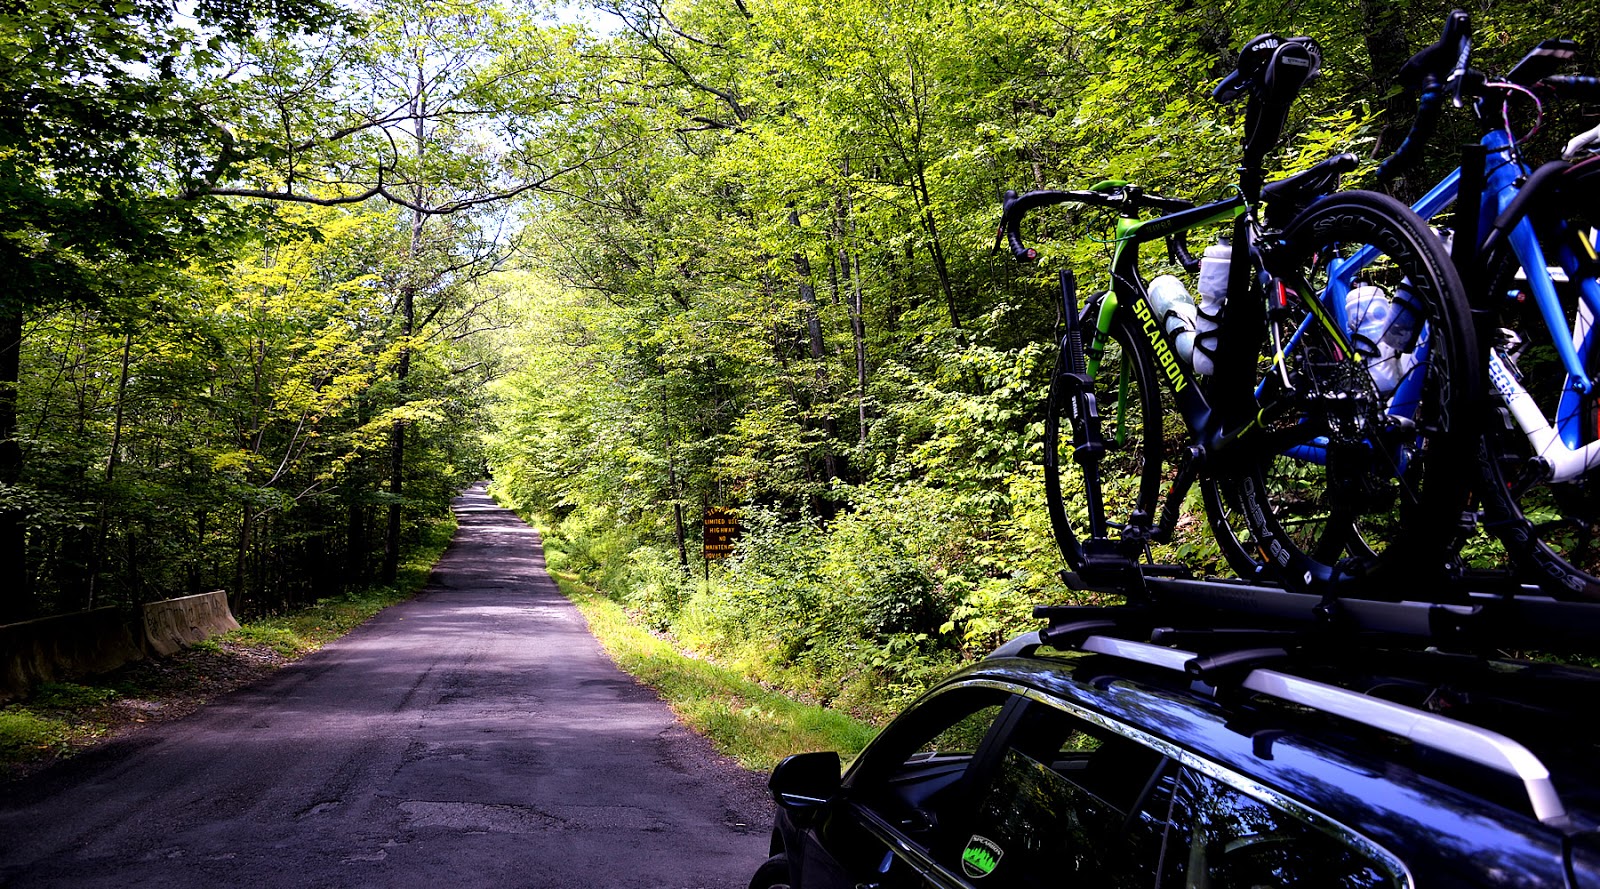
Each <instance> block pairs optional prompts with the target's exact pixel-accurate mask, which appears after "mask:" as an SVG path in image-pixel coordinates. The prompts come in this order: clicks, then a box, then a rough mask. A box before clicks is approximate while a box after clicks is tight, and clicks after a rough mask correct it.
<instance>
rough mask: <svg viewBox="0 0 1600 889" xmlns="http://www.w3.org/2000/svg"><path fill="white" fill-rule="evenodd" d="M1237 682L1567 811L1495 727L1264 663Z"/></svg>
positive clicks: (1542, 774) (1145, 655)
mask: <svg viewBox="0 0 1600 889" xmlns="http://www.w3.org/2000/svg"><path fill="white" fill-rule="evenodd" d="M1079 647H1080V648H1082V649H1083V650H1084V651H1091V652H1095V653H1097V654H1104V655H1110V656H1112V657H1118V658H1125V659H1127V660H1133V661H1138V662H1140V663H1143V664H1149V665H1152V666H1156V667H1163V668H1165V669H1169V670H1176V671H1179V672H1183V673H1193V672H1195V670H1194V664H1195V662H1196V661H1198V660H1199V659H1200V656H1199V655H1198V654H1196V653H1194V652H1192V651H1183V650H1181V649H1176V648H1168V647H1166V646H1164V645H1154V644H1151V643H1149V642H1135V641H1133V640H1129V639H1119V638H1116V637H1112V636H1090V637H1088V638H1087V639H1085V640H1083V642H1082V644H1081V645H1080V646H1079ZM1239 686H1240V687H1242V688H1246V689H1249V690H1250V691H1253V692H1256V693H1258V694H1264V695H1268V696H1270V697H1274V698H1277V699H1279V700H1283V701H1288V702H1290V703H1293V704H1299V705H1301V706H1304V707H1310V708H1312V709H1314V710H1317V711H1319V712H1322V713H1329V714H1332V715H1334V716H1341V717H1344V718H1345V719H1349V720H1352V721H1355V722H1359V723H1361V724H1362V725H1367V726H1371V727H1373V728H1376V729H1381V730H1383V731H1386V732H1390V733H1391V734H1395V735H1399V736H1400V737H1402V738H1405V739H1407V740H1409V741H1411V742H1412V743H1415V744H1419V745H1421V746H1424V747H1430V748H1432V749H1434V750H1441V751H1444V752H1446V753H1451V754H1454V755H1456V756H1459V757H1461V758H1463V759H1466V760H1469V761H1471V762H1475V763H1478V764H1479V765H1483V766H1487V767H1489V768H1491V769H1494V770H1495V771H1497V772H1502V773H1504V774H1507V775H1510V776H1512V777H1514V778H1516V779H1517V780H1519V781H1521V782H1522V786H1523V789H1524V790H1525V791H1526V793H1527V794H1528V802H1529V804H1530V806H1531V807H1532V808H1533V814H1534V817H1536V818H1538V819H1539V820H1540V821H1546V822H1548V821H1552V820H1556V819H1559V818H1562V817H1563V816H1565V815H1566V808H1565V807H1564V806H1563V805H1562V804H1561V798H1560V796H1558V795H1557V794H1556V789H1555V785H1554V784H1553V783H1551V780H1550V770H1549V769H1548V768H1546V767H1545V765H1544V763H1542V762H1540V761H1539V758H1538V757H1537V756H1534V755H1533V752H1532V751H1530V750H1528V748H1526V747H1524V746H1522V745H1521V744H1519V743H1517V742H1516V741H1514V740H1512V739H1511V738H1508V737H1506V736H1505V735H1502V734H1500V733H1498V732H1492V731H1489V730H1488V729H1482V728H1478V727H1477V726H1474V725H1469V724H1467V723H1465V722H1458V721H1457V720H1454V719H1449V718H1447V717H1444V716H1439V715H1438V714H1435V713H1428V712H1426V711H1423V710H1418V709H1416V708H1414V707H1407V706H1405V705H1404V704H1397V703H1394V702H1393V701H1386V700H1383V699H1382V698H1374V697H1372V696H1370V695H1364V694H1361V693H1360V692H1354V691H1350V690H1348V689H1343V688H1339V687H1338V686H1334V685H1327V684H1325V683H1322V682H1314V681H1312V680H1310V679H1302V678H1300V677H1298V676H1293V675H1290V674H1288V673H1282V672H1279V671H1277V670H1269V669H1266V668H1257V669H1253V670H1250V671H1249V672H1248V673H1246V674H1245V675H1244V678H1243V679H1242V680H1241V681H1240V682H1239Z"/></svg>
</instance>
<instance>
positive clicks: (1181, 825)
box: [1163, 767, 1410, 889]
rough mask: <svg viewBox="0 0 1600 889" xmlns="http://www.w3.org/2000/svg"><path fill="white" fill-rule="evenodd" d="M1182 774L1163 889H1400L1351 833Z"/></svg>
mask: <svg viewBox="0 0 1600 889" xmlns="http://www.w3.org/2000/svg"><path fill="white" fill-rule="evenodd" d="M1208 771H1209V772H1210V773H1208V772H1207V771H1202V770H1200V769H1199V768H1196V767H1185V768H1184V769H1183V770H1182V772H1181V775H1180V778H1179V781H1178V787H1177V792H1176V795H1175V797H1174V801H1173V807H1172V812H1173V814H1172V841H1173V847H1174V850H1175V854H1171V855H1169V857H1168V859H1167V867H1166V868H1165V871H1166V873H1165V877H1166V881H1165V883H1164V884H1163V885H1165V886H1171V887H1182V889H1274V887H1290V886H1294V887H1299V886H1329V887H1338V889H1402V887H1406V886H1409V885H1410V880H1409V879H1408V877H1407V876H1406V873H1405V868H1404V866H1403V865H1402V864H1401V863H1400V862H1399V861H1398V860H1397V859H1395V858H1394V857H1393V856H1391V855H1389V854H1388V853H1386V852H1384V850H1382V849H1381V848H1380V847H1378V846H1377V845H1376V844H1374V843H1372V842H1371V841H1369V840H1367V839H1366V838H1364V837H1362V836H1361V835H1360V834H1358V833H1357V832H1355V831H1354V830H1352V829H1350V828H1348V827H1345V826H1343V825H1340V824H1338V823H1335V822H1333V821H1331V820H1330V819H1327V818H1323V817H1321V816H1319V815H1317V814H1316V813H1314V812H1311V811H1309V810H1308V809H1306V808H1305V807H1304V806H1301V805H1297V804H1295V803H1293V802H1292V801H1289V800H1286V799H1278V798H1274V795H1273V794H1272V793H1271V792H1270V791H1267V790H1266V789H1265V788H1262V787H1260V786H1259V785H1255V784H1254V783H1252V782H1249V781H1245V780H1243V779H1237V780H1235V776H1232V775H1230V774H1229V773H1228V772H1227V771H1226V770H1222V769H1216V768H1213V769H1209V770H1208Z"/></svg>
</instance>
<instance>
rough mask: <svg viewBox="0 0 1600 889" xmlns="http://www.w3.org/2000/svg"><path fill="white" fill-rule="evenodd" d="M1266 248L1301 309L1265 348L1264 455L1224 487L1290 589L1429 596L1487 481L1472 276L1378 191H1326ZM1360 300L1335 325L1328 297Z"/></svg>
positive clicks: (1261, 392) (1284, 309)
mask: <svg viewBox="0 0 1600 889" xmlns="http://www.w3.org/2000/svg"><path fill="white" fill-rule="evenodd" d="M1265 249H1266V259H1265V262H1266V264H1267V267H1268V268H1267V271H1268V272H1269V274H1270V275H1271V276H1272V277H1273V279H1274V281H1275V282H1281V283H1282V285H1283V287H1284V291H1283V292H1284V293H1285V294H1286V295H1287V297H1288V298H1287V305H1284V306H1281V307H1279V308H1278V309H1277V310H1276V311H1274V313H1273V319H1272V321H1271V323H1270V324H1269V328H1270V329H1269V331H1268V336H1267V337H1266V346H1265V348H1264V349H1263V354H1262V361H1261V366H1260V371H1259V384H1258V389H1257V396H1258V408H1259V419H1258V423H1259V424H1260V426H1261V428H1260V429H1258V430H1255V431H1253V432H1252V433H1251V434H1252V436H1254V437H1255V440H1256V441H1257V442H1259V448H1260V450H1259V452H1258V454H1257V459H1256V460H1254V461H1253V462H1252V464H1251V465H1250V466H1248V467H1246V468H1245V469H1243V470H1242V471H1239V472H1237V473H1236V475H1235V477H1233V478H1224V479H1221V480H1220V483H1221V484H1222V486H1223V489H1224V493H1225V495H1227V496H1229V497H1232V498H1235V499H1234V502H1236V503H1237V505H1238V508H1239V511H1240V512H1242V513H1243V518H1244V522H1245V523H1246V525H1247V526H1248V528H1249V530H1250V533H1251V535H1252V537H1253V541H1252V543H1253V544H1254V547H1255V548H1256V550H1257V551H1258V552H1259V553H1260V556H1261V560H1262V562H1263V563H1264V564H1265V565H1266V566H1267V568H1268V570H1270V571H1271V572H1272V573H1273V575H1275V576H1276V577H1277V578H1278V580H1279V581H1280V582H1281V583H1283V584H1284V586H1285V587H1287V588H1290V589H1293V590H1298V591H1304V592H1317V593H1324V594H1326V593H1343V594H1352V595H1360V596H1363V597H1383V598H1402V597H1406V596H1410V595H1414V593H1415V588H1414V586H1408V585H1414V582H1415V581H1416V580H1419V579H1422V578H1427V579H1432V580H1438V579H1442V578H1443V577H1444V576H1445V574H1446V571H1447V569H1448V568H1450V567H1451V562H1452V559H1453V555H1454V547H1455V546H1456V545H1457V544H1458V543H1459V538H1460V536H1461V532H1460V528H1461V517H1462V514H1463V511H1464V510H1465V509H1466V508H1467V507H1468V506H1469V504H1470V498H1471V493H1472V485H1471V484H1470V480H1472V479H1474V478H1475V477H1476V471H1475V469H1474V463H1475V451H1476V448H1477V441H1478V435H1477V423H1476V419H1477V414H1476V410H1475V409H1476V407H1477V405H1478V404H1479V397H1480V393H1481V386H1482V381H1481V377H1482V371H1481V368H1482V366H1483V365H1482V364H1481V363H1479V362H1478V361H1477V357H1478V348H1477V342H1476V337H1475V336H1474V334H1473V328H1472V327H1471V323H1470V319H1471V316H1470V313H1469V311H1468V309H1467V303H1466V299H1465V296H1464V295H1463V291H1462V288H1461V283H1460V279H1459V278H1458V277H1457V275H1456V272H1455V268H1454V266H1452V265H1451V263H1450V259H1449V256H1448V255H1447V254H1446V252H1445V250H1444V246H1443V244H1442V243H1441V242H1440V241H1439V239H1438V238H1436V237H1435V236H1434V235H1433V234H1432V232H1430V231H1429V229H1428V227H1427V225H1426V224H1425V223H1423V221H1422V220H1421V219H1419V218H1418V217H1417V216H1416V214H1415V213H1413V212H1412V211H1411V210H1410V209H1409V208H1407V207H1406V206H1404V205H1403V204H1401V203H1400V202H1398V201H1396V200H1394V199H1393V198H1390V197H1388V196H1387V195H1381V194H1376V193H1373V192H1361V191H1353V192H1344V193H1340V194H1335V195H1330V196H1327V197H1325V198H1322V199H1320V200H1319V201H1317V202H1316V203H1314V204H1312V205H1311V206H1310V207H1309V208H1307V209H1306V210H1305V211H1304V212H1303V213H1301V214H1299V215H1297V216H1296V217H1295V218H1294V220H1293V221H1292V222H1290V223H1289V225H1288V226H1287V227H1286V228H1285V229H1284V231H1283V232H1282V234H1281V236H1280V237H1278V238H1277V239H1274V240H1272V241H1269V242H1268V243H1267V244H1266V245H1265ZM1274 289H1276V285H1275V287H1274ZM1347 298H1348V300H1349V302H1347V303H1346V304H1347V305H1350V306H1351V308H1352V312H1351V317H1350V318H1349V324H1348V327H1347V331H1346V332H1345V333H1343V334H1342V335H1341V334H1336V333H1335V332H1334V331H1333V329H1331V328H1332V327H1333V326H1334V322H1333V318H1334V315H1333V314H1332V313H1331V312H1329V311H1328V309H1327V307H1326V304H1327V303H1328V302H1330V301H1332V300H1336V299H1338V300H1346V299H1347ZM1312 299H1315V300H1318V301H1319V306H1318V308H1317V309H1315V310H1313V309H1312V308H1311V307H1310V306H1309V305H1308V304H1307V301H1308V300H1312ZM1269 301H1270V300H1269ZM1402 306H1403V307H1404V313H1406V314H1409V315H1410V320H1411V322H1412V323H1411V324H1410V332H1409V334H1407V335H1405V336H1403V339H1402V341H1399V342H1388V336H1389V332H1388V331H1385V333H1384V336H1383V338H1382V343H1380V342H1379V341H1378V340H1375V339H1374V337H1372V336H1371V335H1370V334H1367V333H1365V331H1367V330H1369V329H1370V328H1371V325H1369V323H1368V322H1369V320H1372V319H1369V318H1368V317H1366V316H1365V312H1367V311H1377V310H1378V308H1379V307H1382V309H1383V310H1384V311H1388V312H1391V313H1394V312H1398V311H1401V309H1400V307H1402ZM1396 333H1400V334H1405V330H1404V327H1401V328H1397V329H1396ZM1352 334H1354V336H1352ZM1352 342H1354V343H1355V344H1356V348H1354V349H1353V348H1352V347H1351V343H1352ZM1383 343H1387V345H1386V346H1385V345H1383ZM1353 582H1360V587H1359V589H1350V587H1349V585H1350V584H1351V583H1353ZM1434 588H1437V587H1434Z"/></svg>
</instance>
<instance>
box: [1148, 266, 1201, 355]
mask: <svg viewBox="0 0 1600 889" xmlns="http://www.w3.org/2000/svg"><path fill="white" fill-rule="evenodd" d="M1146 292H1147V293H1149V294H1150V309H1151V311H1152V312H1154V313H1155V316H1156V320H1157V321H1159V322H1160V324H1161V327H1162V329H1163V330H1165V331H1166V332H1167V335H1168V336H1170V337H1172V344H1173V347H1174V348H1176V349H1177V351H1178V359H1179V360H1180V361H1183V362H1184V363H1185V364H1190V363H1192V360H1193V359H1192V357H1191V356H1193V354H1194V338H1195V332H1194V328H1195V316H1196V314H1197V311H1198V310H1197V309H1196V308H1195V304H1194V297H1192V296H1190V295H1189V289H1188V288H1187V287H1184V286H1183V282H1182V281H1179V280H1178V279H1177V278H1174V277H1173V276H1171V275H1160V276H1158V277H1157V278H1156V279H1155V280H1153V281H1151V282H1150V286H1149V288H1148V290H1147V291H1146Z"/></svg>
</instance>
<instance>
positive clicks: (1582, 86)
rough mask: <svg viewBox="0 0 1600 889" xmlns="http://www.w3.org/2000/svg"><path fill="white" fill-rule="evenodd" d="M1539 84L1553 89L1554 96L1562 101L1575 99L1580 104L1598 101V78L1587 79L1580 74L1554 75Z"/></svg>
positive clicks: (1599, 88) (1599, 84)
mask: <svg viewBox="0 0 1600 889" xmlns="http://www.w3.org/2000/svg"><path fill="white" fill-rule="evenodd" d="M1540 83H1543V84H1545V85H1546V86H1550V87H1553V88H1554V89H1555V91H1556V95H1558V96H1560V97H1561V98H1563V99H1577V100H1578V101H1580V102H1589V101H1594V100H1596V99H1600V77H1588V76H1585V75H1580V74H1555V75H1552V76H1550V77H1546V78H1545V79H1544V80H1542V81H1540Z"/></svg>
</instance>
